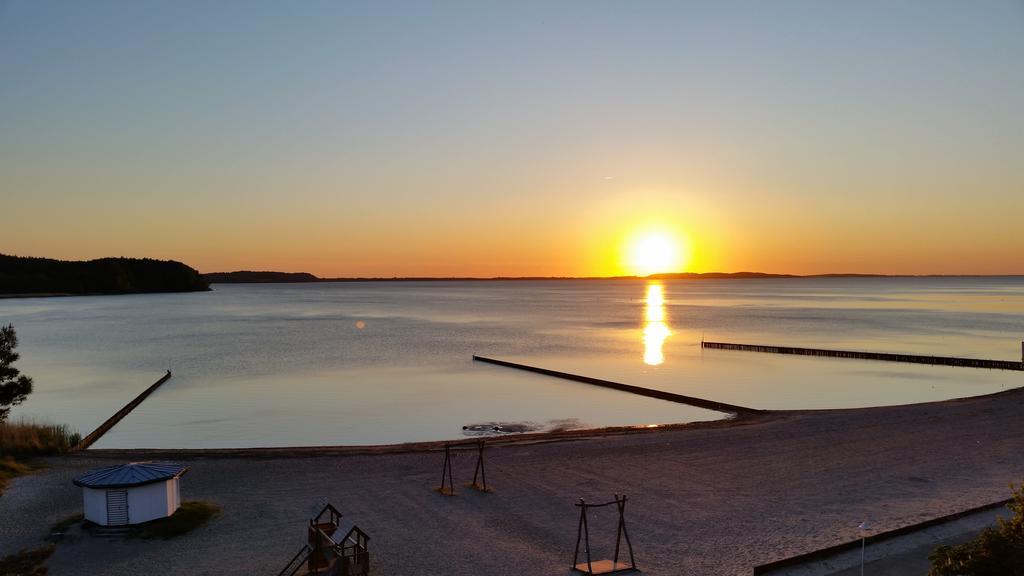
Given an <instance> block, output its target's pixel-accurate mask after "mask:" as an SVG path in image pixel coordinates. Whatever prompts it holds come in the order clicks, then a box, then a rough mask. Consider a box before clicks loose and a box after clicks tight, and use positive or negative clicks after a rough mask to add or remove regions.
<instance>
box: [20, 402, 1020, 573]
mask: <svg viewBox="0 0 1024 576" xmlns="http://www.w3.org/2000/svg"><path fill="white" fill-rule="evenodd" d="M1022 411H1024V390H1012V391H1009V392H1006V393H1000V394H996V395H991V396H985V397H977V398H970V399H963V400H955V401H948V402H941V403H932V404H918V405H910V406H900V407H883V408H869V409H857V410H834V411H807V412H773V413H769V414H767V415H764V416H759V417H754V418H747V419H744V420H741V421H740V422H737V423H735V424H733V425H730V426H721V425H718V426H709V427H700V426H698V427H693V428H689V429H685V428H684V429H677V430H663V431H652V432H647V433H633V434H607V435H593V436H574V437H569V438H567V439H565V440H560V441H555V442H538V443H512V444H507V445H503V446H496V447H494V448H492V449H490V450H489V451H488V454H487V466H488V469H487V472H488V481H489V483H490V484H491V485H492V486H493V487H494V489H495V492H494V493H491V494H482V493H479V492H476V491H474V490H471V489H468V488H463V487H462V485H463V484H465V483H468V482H469V481H470V480H471V479H472V473H473V465H474V461H475V460H474V457H473V456H472V455H471V454H470V453H469V452H465V453H458V454H457V456H456V457H455V466H454V471H455V481H456V486H457V488H459V490H458V495H457V496H455V497H443V496H441V495H438V494H437V493H435V492H433V491H432V488H433V487H434V486H436V485H437V484H438V482H439V478H440V471H441V462H442V455H441V454H440V453H439V452H437V451H423V450H419V451H411V452H399V453H381V454H372V453H371V454H354V455H346V454H345V453H344V451H343V450H342V451H331V450H323V451H317V450H308V449H307V450H305V451H300V452H297V453H298V454H299V455H298V456H290V455H287V453H284V454H282V453H281V452H275V451H261V450H250V451H244V452H237V453H225V452H220V453H217V452H214V453H209V454H204V453H202V452H188V451H182V452H178V453H176V454H174V456H175V458H174V459H175V460H177V461H184V462H187V463H188V464H189V465H190V466H191V471H190V473H189V474H188V475H187V476H186V477H185V478H184V480H183V484H182V497H183V499H185V500H197V499H202V500H211V501H214V502H217V503H219V504H221V505H222V506H223V514H222V515H221V516H220V517H219V518H218V519H216V520H215V521H214V522H213V523H211V524H210V525H208V526H207V527H204V528H202V529H200V530H199V531H197V532H194V533H192V534H190V535H187V536H185V537H182V538H179V539H176V540H170V541H130V542H124V541H116V540H115V541H108V540H97V539H94V538H82V539H78V540H70V541H67V540H66V541H64V542H61V543H60V544H59V545H58V547H57V551H56V553H55V554H54V556H53V557H52V559H51V561H50V563H49V566H50V570H51V574H54V575H58V576H59V575H62V574H82V573H88V574H111V575H114V574H117V575H120V574H124V575H127V574H139V573H153V572H158V571H159V572H163V573H169V574H186V573H187V574H264V573H265V574H276V573H277V571H278V570H280V568H281V567H282V566H283V565H284V564H285V563H286V562H287V561H288V559H289V558H291V556H292V555H293V554H294V553H295V552H296V551H297V550H298V549H299V548H300V546H301V545H302V544H303V539H304V537H305V529H304V526H305V522H306V521H307V519H308V517H309V516H310V515H311V514H313V513H315V512H316V511H317V510H318V509H319V508H320V506H322V504H323V503H325V502H328V501H330V502H332V503H333V504H334V505H335V506H337V507H338V508H340V509H341V510H342V512H344V514H345V516H346V520H348V521H352V522H355V523H357V524H358V525H359V526H360V527H361V528H363V529H364V530H365V531H366V532H368V533H369V534H370V536H371V538H372V541H371V544H370V546H371V553H372V562H373V566H374V573H375V574H403V575H405V574H466V575H476V574H507V575H520V574H565V573H567V572H568V571H569V570H568V569H569V565H570V562H571V559H572V552H573V545H574V543H575V538H576V522H577V516H576V509H575V508H574V507H573V503H574V502H575V500H576V499H577V498H580V497H582V498H586V499H587V500H591V501H601V500H606V499H610V498H611V495H612V494H614V493H620V494H622V493H624V494H627V495H628V496H629V498H630V501H629V505H628V507H627V518H626V520H627V526H628V528H629V531H630V535H631V537H632V540H633V543H634V547H635V551H636V558H637V562H638V565H639V567H640V568H641V569H642V570H643V571H644V573H646V574H708V575H717V574H721V575H733V574H749V573H750V572H751V569H752V567H753V566H755V565H757V564H760V563H764V562H768V561H771V560H776V559H780V558H784V557H787V556H791V555H794V554H799V553H803V552H808V551H811V550H814V549H817V548H821V547H824V546H828V545H832V544H837V543H840V542H845V541H849V540H852V539H854V538H856V537H857V528H856V527H857V524H858V523H859V522H860V521H861V520H863V519H869V520H870V521H871V523H872V526H873V529H875V530H879V531H883V530H888V529H892V528H896V527H899V526H903V525H907V524H912V523H915V522H919V521H922V520H926V519H929V518H932V517H936V516H940V515H943V514H948V513H952V512H956V511H958V510H963V509H966V508H970V507H973V506H978V505H981V504H985V503H987V502H992V501H996V500H1000V499H1003V498H1006V497H1007V496H1008V494H1009V487H1008V484H1009V483H1010V482H1019V481H1021V480H1022V479H1024V460H1022V459H1021V458H1020V448H1021V446H1022V445H1024V418H1021V414H1022ZM153 456H157V457H161V458H166V457H168V456H169V455H168V454H161V453H151V452H146V451H138V452H128V453H125V452H122V453H104V452H95V453H88V454H84V455H77V456H68V457H62V458H56V459H52V460H50V461H49V462H48V464H49V467H48V469H47V470H45V471H43V472H41V473H38V474H35V475H33V476H28V477H23V478H19V479H17V480H16V481H15V482H14V483H13V484H12V485H11V487H10V488H9V489H8V491H7V493H6V494H5V495H4V496H3V497H0V517H2V518H3V519H4V522H3V523H2V525H0V552H2V553H9V552H11V551H13V550H15V549H17V548H19V547H25V546H32V545H34V544H35V543H38V542H40V541H41V540H42V539H43V538H44V537H45V536H46V534H47V531H48V530H47V529H48V527H49V526H50V525H52V524H53V523H54V522H56V521H58V520H60V519H62V518H64V517H66V516H67V515H69V514H71V513H73V512H76V511H78V510H80V507H81V502H80V494H79V492H78V490H77V489H76V488H75V487H74V486H72V485H71V482H70V480H71V478H72V477H74V476H76V475H78V474H80V473H82V472H84V471H85V470H87V469H90V468H93V467H97V466H103V465H109V464H110V463H112V462H119V461H123V460H125V459H128V457H130V458H131V459H135V460H141V459H146V458H150V457H153ZM614 523H615V518H614V517H613V516H611V515H609V516H608V517H607V518H603V517H601V516H600V515H596V516H593V517H592V518H591V527H592V534H593V535H594V540H593V545H594V553H595V556H598V557H600V556H603V554H602V551H603V550H609V548H610V546H611V545H612V542H613V539H614V535H615V532H614V526H615V524H614ZM602 528H603V529H602Z"/></svg>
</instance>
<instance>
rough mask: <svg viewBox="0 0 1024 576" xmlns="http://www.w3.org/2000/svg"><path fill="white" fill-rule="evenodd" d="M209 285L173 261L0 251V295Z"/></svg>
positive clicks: (166, 289)
mask: <svg viewBox="0 0 1024 576" xmlns="http://www.w3.org/2000/svg"><path fill="white" fill-rule="evenodd" d="M209 289H210V285H209V283H208V282H207V281H206V279H204V278H203V277H202V275H201V274H199V272H198V271H196V270H195V269H193V268H191V267H189V266H187V265H185V264H182V263H181V262H177V261H174V260H153V259H151V258H100V259H97V260H87V261H68V260H54V259H51V258H27V257H22V256H10V255H6V254H0V295H27V294H40V295H42V294H47V295H58V294H135V293H143V292H197V291H203V290H209Z"/></svg>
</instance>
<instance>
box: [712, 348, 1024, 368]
mask: <svg viewBox="0 0 1024 576" xmlns="http://www.w3.org/2000/svg"><path fill="white" fill-rule="evenodd" d="M700 345H701V347H703V348H711V349H715V350H739V351H742V352H766V353H769V354H794V355H798V356H824V357H828V358H852V359H856V360H881V361H884V362H909V363H911V364H931V365H935V366H960V367H964V368H990V369H993V370H1017V371H1024V361H1021V362H1017V361H1014V360H985V359H982V358H957V357H953V356H924V355H919V354H890V353H886V352H855V351H851V350H828V349H822V348H798V347H794V346H765V345H761V344H735V343H732V342H701V343H700Z"/></svg>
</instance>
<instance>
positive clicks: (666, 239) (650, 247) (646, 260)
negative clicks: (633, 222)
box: [626, 230, 688, 276]
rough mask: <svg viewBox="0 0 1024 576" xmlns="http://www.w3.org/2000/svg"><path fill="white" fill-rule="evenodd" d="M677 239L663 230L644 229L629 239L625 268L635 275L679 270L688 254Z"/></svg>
mask: <svg viewBox="0 0 1024 576" xmlns="http://www.w3.org/2000/svg"><path fill="white" fill-rule="evenodd" d="M680 244H681V243H680V241H679V239H678V238H677V237H676V236H675V235H673V234H671V233H669V232H665V231H660V230H659V231H645V232H641V233H639V234H637V235H636V236H634V237H633V238H631V239H630V240H629V243H628V247H627V249H626V268H627V269H628V270H629V271H630V273H632V274H635V275H637V276H647V275H649V274H658V273H661V272H680V271H682V269H683V268H684V267H685V265H686V261H687V257H688V254H686V251H685V250H684V249H683V248H682V247H681V245H680Z"/></svg>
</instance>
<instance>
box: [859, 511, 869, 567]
mask: <svg viewBox="0 0 1024 576" xmlns="http://www.w3.org/2000/svg"><path fill="white" fill-rule="evenodd" d="M869 527H870V526H869V525H868V521H867V520H865V521H863V522H861V523H860V524H858V525H857V528H859V529H860V576H864V547H865V545H866V544H867V536H868V528H869Z"/></svg>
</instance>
